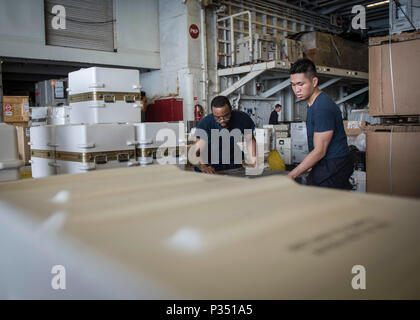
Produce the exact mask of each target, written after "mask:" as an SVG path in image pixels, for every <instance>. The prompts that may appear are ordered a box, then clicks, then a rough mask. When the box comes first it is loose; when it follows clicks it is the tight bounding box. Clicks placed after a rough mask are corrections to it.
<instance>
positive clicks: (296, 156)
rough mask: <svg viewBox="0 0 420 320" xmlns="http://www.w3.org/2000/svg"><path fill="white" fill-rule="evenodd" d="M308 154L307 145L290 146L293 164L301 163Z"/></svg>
mask: <svg viewBox="0 0 420 320" xmlns="http://www.w3.org/2000/svg"><path fill="white" fill-rule="evenodd" d="M308 154H309V150H308V144H293V145H292V161H293V162H294V163H301V162H302V161H303V159H305V157H306V156H307V155H308Z"/></svg>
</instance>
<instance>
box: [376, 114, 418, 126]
mask: <svg viewBox="0 0 420 320" xmlns="http://www.w3.org/2000/svg"><path fill="white" fill-rule="evenodd" d="M419 123H420V117H419V116H404V117H383V118H381V124H384V125H387V124H388V125H396V124H419Z"/></svg>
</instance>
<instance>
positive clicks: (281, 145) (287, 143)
mask: <svg viewBox="0 0 420 320" xmlns="http://www.w3.org/2000/svg"><path fill="white" fill-rule="evenodd" d="M291 143H292V142H291V139H290V138H276V149H277V151H278V152H279V154H280V156H281V158H282V159H283V162H284V164H287V165H290V164H292V163H293V161H292V145H291Z"/></svg>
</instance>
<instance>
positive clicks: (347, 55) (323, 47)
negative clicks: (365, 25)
mask: <svg viewBox="0 0 420 320" xmlns="http://www.w3.org/2000/svg"><path fill="white" fill-rule="evenodd" d="M299 40H300V41H302V42H303V45H304V47H305V55H306V56H307V57H308V58H309V59H311V60H312V61H313V62H314V63H315V64H316V65H320V66H328V67H334V68H342V69H349V70H357V71H364V72H368V49H367V45H365V44H363V43H358V42H354V41H349V40H346V39H343V38H341V37H339V36H336V35H332V34H328V33H324V32H318V31H313V32H308V33H304V34H303V35H302V36H300V38H299Z"/></svg>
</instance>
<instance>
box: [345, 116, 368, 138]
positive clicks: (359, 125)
mask: <svg viewBox="0 0 420 320" xmlns="http://www.w3.org/2000/svg"><path fill="white" fill-rule="evenodd" d="M343 125H344V130H345V131H346V134H347V135H348V136H358V135H359V134H361V133H364V132H365V130H366V121H348V120H344V121H343Z"/></svg>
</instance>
